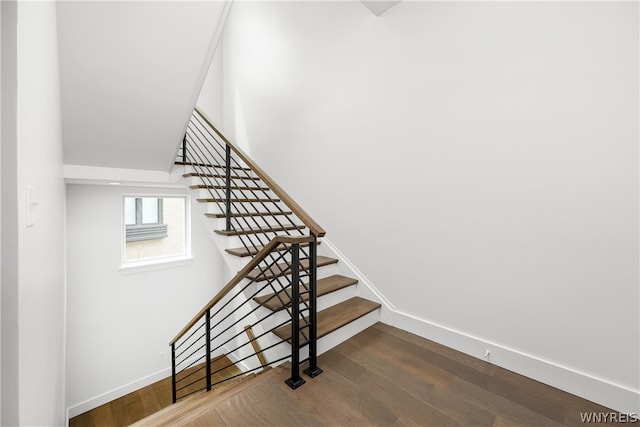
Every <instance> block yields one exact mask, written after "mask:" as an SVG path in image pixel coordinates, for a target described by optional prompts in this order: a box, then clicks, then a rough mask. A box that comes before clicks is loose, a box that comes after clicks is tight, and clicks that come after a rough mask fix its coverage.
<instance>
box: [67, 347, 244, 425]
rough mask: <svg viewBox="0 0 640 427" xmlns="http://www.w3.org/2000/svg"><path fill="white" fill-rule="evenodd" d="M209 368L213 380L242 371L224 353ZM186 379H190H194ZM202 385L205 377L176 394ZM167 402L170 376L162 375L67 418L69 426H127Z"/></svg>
mask: <svg viewBox="0 0 640 427" xmlns="http://www.w3.org/2000/svg"><path fill="white" fill-rule="evenodd" d="M198 369H201V366H200V365H198V366H195V367H193V368H191V369H189V370H187V371H185V372H183V373H180V374H178V376H177V377H178V380H180V378H183V377H186V376H187V375H189V374H190V373H191V372H193V371H196V370H198ZM211 370H212V372H215V373H214V374H213V375H212V377H211V379H212V381H213V382H214V383H215V382H218V381H223V380H224V379H226V378H231V377H233V376H234V375H237V374H240V373H241V371H240V370H239V369H238V368H237V367H236V366H235V365H233V362H231V361H230V360H229V358H228V357H226V356H221V357H217V358H215V359H214V360H212V361H211ZM216 371H217V372H216ZM189 381H190V382H191V381H193V380H189ZM205 386H206V384H205V382H204V380H202V381H197V382H194V384H191V385H190V386H189V387H186V388H185V389H184V390H183V391H181V392H179V393H178V396H180V395H181V394H187V393H190V392H193V391H195V390H198V389H201V388H203V387H205ZM169 405H171V378H165V379H163V380H160V381H158V382H155V383H153V384H151V385H149V386H147V387H144V388H141V389H140V390H136V391H134V392H132V393H129V394H127V395H126V396H123V397H121V398H119V399H116V400H114V401H112V402H109V403H105V404H104V405H102V406H99V407H97V408H95V409H92V410H91V411H88V412H85V413H83V414H80V415H78V416H77V417H73V418H71V419H70V420H69V427H90V426H100V427H102V426H107V427H120V426H128V425H131V424H133V423H135V422H136V421H139V420H141V419H143V418H145V417H148V416H149V415H152V414H155V413H156V412H158V411H160V410H161V409H163V408H166V407H168V406H169Z"/></svg>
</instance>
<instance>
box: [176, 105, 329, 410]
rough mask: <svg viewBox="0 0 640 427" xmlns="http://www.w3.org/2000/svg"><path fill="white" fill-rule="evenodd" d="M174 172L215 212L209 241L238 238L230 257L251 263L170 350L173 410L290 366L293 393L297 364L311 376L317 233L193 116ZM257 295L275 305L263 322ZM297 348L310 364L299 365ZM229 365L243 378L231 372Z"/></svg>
mask: <svg viewBox="0 0 640 427" xmlns="http://www.w3.org/2000/svg"><path fill="white" fill-rule="evenodd" d="M176 163H177V164H183V165H185V166H188V167H189V168H190V169H191V171H192V173H191V174H192V176H194V177H197V178H198V184H194V185H192V187H191V188H193V189H197V190H200V193H201V195H202V197H201V198H200V199H198V200H199V201H202V202H207V203H210V204H212V206H214V207H215V208H214V209H213V210H214V212H211V211H209V213H208V215H210V216H213V217H216V218H219V219H221V220H222V219H223V220H224V227H223V228H224V229H222V230H216V232H217V233H219V234H223V235H228V236H236V237H237V238H238V241H239V242H240V244H241V247H240V248H236V249H233V250H232V251H233V252H232V253H235V254H241V255H242V256H251V257H252V258H251V260H250V261H249V263H248V264H247V265H246V266H245V267H244V268H243V269H242V270H241V271H240V272H239V273H238V274H237V275H236V276H234V278H233V279H232V280H231V281H230V282H229V283H228V284H227V285H226V286H225V287H224V288H223V289H222V290H221V291H220V292H219V293H218V294H217V295H216V296H215V297H214V298H213V299H212V300H211V301H210V302H209V303H208V304H207V305H206V306H205V307H204V308H203V309H202V310H201V311H200V312H199V313H198V314H197V315H196V316H195V317H194V318H193V319H192V320H191V322H189V323H188V324H187V325H186V326H185V327H184V328H183V329H182V331H180V333H179V334H178V335H177V336H176V337H175V338H174V339H173V340H172V341H171V343H170V346H171V351H172V377H173V401H174V402H175V401H176V400H177V399H180V398H183V397H186V396H188V395H190V394H193V393H195V392H198V391H201V390H210V389H211V388H212V386H214V385H215V384H216V383H218V382H224V381H229V380H231V379H233V378H236V377H240V376H244V375H246V374H247V373H249V372H255V371H259V370H261V369H263V368H264V367H266V366H268V365H271V364H275V363H278V362H281V361H283V360H286V359H289V358H290V359H291V371H292V372H291V378H289V379H288V380H287V383H288V384H289V385H290V386H291V387H292V388H296V387H298V386H299V385H301V384H303V383H304V380H302V378H301V377H300V375H299V366H300V364H301V363H305V362H309V367H308V368H307V369H305V372H306V373H307V374H308V375H310V376H311V377H313V376H315V375H318V374H319V373H320V372H322V371H321V370H320V369H319V368H318V367H317V343H316V335H317V334H316V320H317V312H316V311H317V310H316V297H317V290H316V283H317V278H316V268H317V238H318V237H321V236H324V234H325V231H324V230H323V229H322V228H321V227H320V226H319V225H318V224H317V223H316V222H315V221H314V220H313V219H312V218H311V217H310V216H309V215H308V214H307V213H306V212H305V211H304V210H303V209H302V208H301V207H300V206H299V205H298V204H297V203H296V202H295V201H293V199H291V197H290V196H289V195H288V194H287V193H286V192H285V191H284V190H283V189H282V188H281V187H280V186H279V185H278V184H277V183H275V181H273V179H271V178H270V177H269V176H268V175H267V174H266V173H265V172H264V171H263V170H262V169H261V168H260V167H259V166H258V165H256V164H255V162H253V160H251V159H250V158H249V157H248V156H247V155H246V154H245V153H244V152H242V150H240V149H239V148H237V147H236V146H235V145H233V144H232V143H231V142H229V140H228V139H227V138H226V137H225V136H224V135H222V133H221V132H220V131H218V130H217V129H216V127H215V126H214V125H213V123H212V122H211V120H210V119H208V118H207V117H206V115H205V114H204V113H203V112H202V111H200V110H199V109H196V111H195V112H194V114H193V115H192V117H191V119H190V122H189V125H188V127H187V131H186V134H185V137H184V140H183V144H182V147H181V149H180V151H179V153H178V159H177V161H176ZM307 231H308V233H309V234H308V235H307V234H306V232H307ZM265 293H270V295H271V297H270V299H278V300H279V301H278V304H279V305H280V306H281V309H280V310H279V311H271V312H269V313H268V314H264V312H266V310H261V309H260V305H258V304H257V303H256V302H255V301H253V298H255V297H257V296H263V295H264V294H265ZM283 313H284V314H283ZM287 323H291V328H292V332H291V335H290V337H289V338H288V339H286V340H282V339H279V338H278V339H276V338H275V335H274V334H271V331H272V330H274V329H276V328H279V327H282V326H284V325H286V324H287ZM254 331H258V333H257V334H256V333H254ZM285 341H287V342H288V343H289V344H290V349H291V350H290V351H288V350H286V349H287V348H289V346H286V345H284V342H285ZM260 343H263V344H264V343H266V344H267V345H266V346H261V344H260ZM304 345H308V357H307V358H306V359H304V360H300V353H299V351H300V347H302V346H304ZM222 355H228V356H229V358H227V359H223V358H221V357H220V356H222ZM221 360H232V361H231V362H228V363H226V364H225V363H221V362H220V361H221ZM221 365H222V366H221ZM234 365H239V366H242V367H243V372H242V373H234V372H235V371H233V367H234Z"/></svg>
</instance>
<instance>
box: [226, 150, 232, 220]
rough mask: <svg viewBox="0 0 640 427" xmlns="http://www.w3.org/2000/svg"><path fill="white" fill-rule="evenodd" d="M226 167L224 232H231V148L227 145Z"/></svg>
mask: <svg viewBox="0 0 640 427" xmlns="http://www.w3.org/2000/svg"><path fill="white" fill-rule="evenodd" d="M225 147H226V150H225V152H226V165H225V171H226V174H227V176H226V187H227V193H226V212H225V216H226V219H227V222H226V228H225V230H226V231H231V147H229V145H226V146H225Z"/></svg>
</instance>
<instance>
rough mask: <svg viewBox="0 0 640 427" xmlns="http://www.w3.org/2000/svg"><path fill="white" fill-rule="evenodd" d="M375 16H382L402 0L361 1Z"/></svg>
mask: <svg viewBox="0 0 640 427" xmlns="http://www.w3.org/2000/svg"><path fill="white" fill-rule="evenodd" d="M361 1H362V4H364V5H365V6H366V7H367V9H369V10H370V11H371V12H373V14H374V15H376V16H380V15H382V14H383V13H385V12H386V11H387V10H389V9H391V8H392V7H393V6H395V5H397V4H398V3H400V1H402V0H368V1H366V0H361Z"/></svg>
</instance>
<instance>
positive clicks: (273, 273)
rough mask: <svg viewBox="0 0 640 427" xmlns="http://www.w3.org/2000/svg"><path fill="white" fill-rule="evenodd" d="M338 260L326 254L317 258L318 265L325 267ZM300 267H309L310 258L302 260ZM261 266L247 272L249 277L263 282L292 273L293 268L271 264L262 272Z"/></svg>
mask: <svg viewBox="0 0 640 427" xmlns="http://www.w3.org/2000/svg"><path fill="white" fill-rule="evenodd" d="M337 262H338V260H337V259H336V258H329V257H326V256H318V258H317V264H316V265H317V266H318V267H324V266H326V265H330V264H335V263H337ZM300 264H301V265H300V269H303V268H305V269H306V268H309V260H308V259H303V260H300ZM260 271H261V270H260V268H259V267H256V268H254V269H253V270H251V272H250V273H249V274H247V278H248V279H250V280H253V281H256V282H262V281H264V280H269V279H273V278H274V277H277V276H284V275H287V274H290V272H291V269H290V268H289V266H288V265H287V264H286V263H280V264H276V265H275V266H271V267H270V268H268V269H266V271H263V272H262V273H261V272H260Z"/></svg>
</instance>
